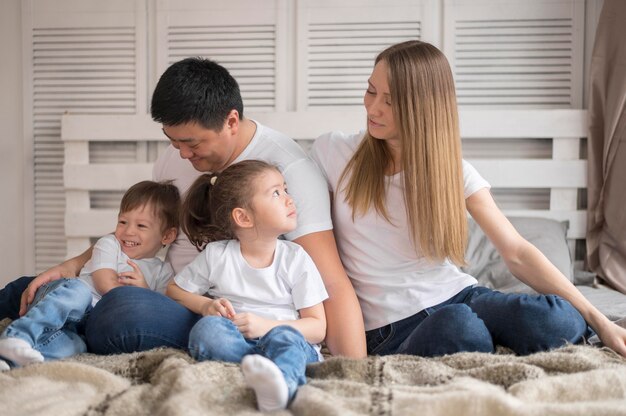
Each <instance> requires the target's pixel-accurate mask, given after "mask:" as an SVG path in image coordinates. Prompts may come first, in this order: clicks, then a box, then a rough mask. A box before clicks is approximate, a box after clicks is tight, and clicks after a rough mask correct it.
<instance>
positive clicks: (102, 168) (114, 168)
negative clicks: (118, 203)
mask: <svg viewBox="0 0 626 416" xmlns="http://www.w3.org/2000/svg"><path fill="white" fill-rule="evenodd" d="M151 177H152V164H151V163H133V164H121V163H98V164H90V165H83V164H81V165H78V164H66V165H65V166H64V167H63V181H64V184H65V189H83V190H94V191H106V190H116V191H125V190H126V189H128V188H129V187H130V186H131V185H133V184H135V183H137V182H139V181H142V180H146V179H150V178H151Z"/></svg>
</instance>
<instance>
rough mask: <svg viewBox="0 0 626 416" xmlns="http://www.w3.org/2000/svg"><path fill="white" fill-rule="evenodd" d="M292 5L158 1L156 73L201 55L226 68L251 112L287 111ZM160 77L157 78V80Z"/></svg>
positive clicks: (239, 0) (277, 2) (273, 1)
mask: <svg viewBox="0 0 626 416" xmlns="http://www.w3.org/2000/svg"><path fill="white" fill-rule="evenodd" d="M286 21H287V3H286V2H285V1H281V0H271V1H269V0H265V1H256V0H235V1H228V2H222V1H219V2H218V1H202V0H171V1H170V0H159V1H158V4H157V71H158V74H161V73H163V71H165V69H167V67H168V66H169V65H170V64H172V63H174V62H176V61H179V60H181V59H183V58H187V57H190V56H202V57H206V58H209V59H212V60H214V61H216V62H218V63H219V64H221V65H223V66H224V67H225V68H226V69H228V70H229V72H230V73H231V74H232V75H233V77H235V79H236V80H237V82H238V83H239V87H240V89H241V95H242V97H243V102H244V108H245V110H246V111H248V110H252V111H259V110H266V111H269V110H284V109H285V91H284V84H278V82H277V80H278V79H280V78H281V77H284V75H285V62H286V61H285V60H286V52H287V51H286V47H285V44H286V43H285V40H286V32H285V30H286V28H285V25H286ZM157 77H158V76H157Z"/></svg>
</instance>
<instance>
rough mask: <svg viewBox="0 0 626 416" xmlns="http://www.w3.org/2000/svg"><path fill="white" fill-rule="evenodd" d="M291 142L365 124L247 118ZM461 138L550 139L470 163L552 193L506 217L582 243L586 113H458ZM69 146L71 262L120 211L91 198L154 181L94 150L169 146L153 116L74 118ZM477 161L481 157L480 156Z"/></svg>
mask: <svg viewBox="0 0 626 416" xmlns="http://www.w3.org/2000/svg"><path fill="white" fill-rule="evenodd" d="M247 116H248V117H250V118H253V119H255V120H258V121H259V122H261V123H263V124H265V125H268V126H271V127H272V128H274V129H276V130H279V131H282V132H283V133H285V134H287V135H289V136H291V137H293V138H294V139H296V140H298V141H299V142H300V143H302V144H303V145H304V147H306V146H307V143H310V141H311V140H312V139H314V138H315V137H317V136H319V135H320V134H322V133H324V132H327V131H330V130H343V131H346V132H356V131H359V130H361V129H362V128H363V127H364V125H365V123H364V120H365V116H364V113H363V112H362V111H355V110H328V111H319V110H318V111H308V112H273V113H257V114H249V115H247ZM460 125H461V137H462V138H463V140H464V143H467V141H471V140H475V139H476V140H478V139H480V140H485V139H488V140H489V139H492V140H494V143H495V141H502V140H510V139H541V140H545V139H551V146H552V149H551V157H549V158H518V159H515V158H510V159H493V158H492V159H489V158H482V157H472V158H468V160H469V161H470V162H471V163H472V164H473V165H474V167H476V169H477V170H478V171H479V172H480V173H481V174H482V175H483V176H484V177H485V178H486V179H487V180H488V181H489V182H490V183H491V185H492V187H493V189H494V190H496V189H498V188H507V189H511V188H513V189H516V188H520V189H521V188H527V189H537V188H544V189H549V192H550V196H549V199H550V201H549V208H547V209H524V210H506V209H505V213H506V215H508V216H532V217H547V218H553V219H558V220H568V221H569V223H570V228H569V232H568V238H569V239H570V241H571V244H570V250H571V251H572V254H573V253H574V250H575V240H576V239H583V238H585V229H586V212H585V211H584V210H581V209H578V190H579V189H582V188H586V183H587V178H586V169H587V165H586V161H585V160H582V159H581V158H580V147H581V146H580V144H581V139H582V138H586V137H587V113H586V111H584V110H465V111H464V110H461V111H460ZM61 137H62V139H63V140H64V142H65V166H64V172H63V175H64V188H65V195H66V213H65V234H66V238H67V255H68V256H73V255H75V254H78V253H80V252H82V251H83V250H84V249H85V248H87V247H88V246H89V244H90V240H91V238H95V237H99V236H101V235H104V234H106V233H109V232H111V231H112V230H113V228H114V225H115V222H116V216H117V209H93V208H92V207H91V206H90V205H91V203H90V191H124V190H126V189H127V188H128V187H129V186H130V185H132V184H134V183H136V182H138V181H140V180H144V179H150V178H151V174H152V164H151V163H147V162H144V163H135V162H124V163H94V162H92V161H90V157H89V143H90V142H91V143H95V142H102V141H107V142H110V141H115V142H128V141H131V142H139V143H143V142H152V141H162V142H164V135H163V133H162V131H161V126H160V125H159V124H157V123H155V122H153V121H152V120H151V118H150V116H149V115H128V116H127V115H123V116H122V115H115V116H108V115H72V114H67V115H64V116H63V118H62V129H61ZM475 156H476V155H475Z"/></svg>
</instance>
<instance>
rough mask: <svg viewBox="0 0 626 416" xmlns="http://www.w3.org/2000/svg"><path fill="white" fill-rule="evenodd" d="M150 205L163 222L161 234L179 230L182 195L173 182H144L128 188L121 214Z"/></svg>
mask: <svg viewBox="0 0 626 416" xmlns="http://www.w3.org/2000/svg"><path fill="white" fill-rule="evenodd" d="M146 205H150V206H151V207H152V210H153V214H154V215H155V216H156V217H157V218H158V219H159V220H160V221H161V232H163V233H165V232H166V231H167V230H168V229H170V228H176V229H178V224H179V222H178V221H179V217H180V194H179V193H178V188H176V186H175V185H174V184H173V183H172V181H165V182H154V181H142V182H138V183H136V184H135V185H133V186H131V187H130V188H128V191H126V193H125V194H124V196H123V197H122V202H121V203H120V213H122V214H123V213H125V212H128V211H132V210H134V209H136V208H141V207H144V206H146Z"/></svg>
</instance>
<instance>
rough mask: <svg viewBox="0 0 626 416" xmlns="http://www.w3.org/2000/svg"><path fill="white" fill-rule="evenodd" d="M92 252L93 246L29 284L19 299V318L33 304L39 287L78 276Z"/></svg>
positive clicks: (40, 275)
mask: <svg viewBox="0 0 626 416" xmlns="http://www.w3.org/2000/svg"><path fill="white" fill-rule="evenodd" d="M92 251H93V246H91V247H89V248H88V249H87V250H85V251H84V252H83V253H81V254H79V255H78V256H76V257H72V258H71V259H69V260H66V261H64V262H63V263H61V264H59V265H56V266H54V267H51V268H50V269H48V270H46V271H45V272H42V273H41V274H39V275H38V276H37V277H36V278H35V279H34V280H33V281H32V282H30V284H29V285H28V286H27V287H26V290H25V291H24V292H23V293H22V298H21V299H20V312H19V313H20V316H23V315H24V314H25V313H26V311H27V310H28V305H30V304H31V303H32V302H33V299H35V293H36V292H37V289H39V288H40V287H41V286H43V285H45V284H47V283H50V282H52V281H53V280H58V279H61V278H71V277H76V276H78V273H80V269H82V268H83V266H84V265H85V263H87V261H89V259H90V258H91V253H92Z"/></svg>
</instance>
